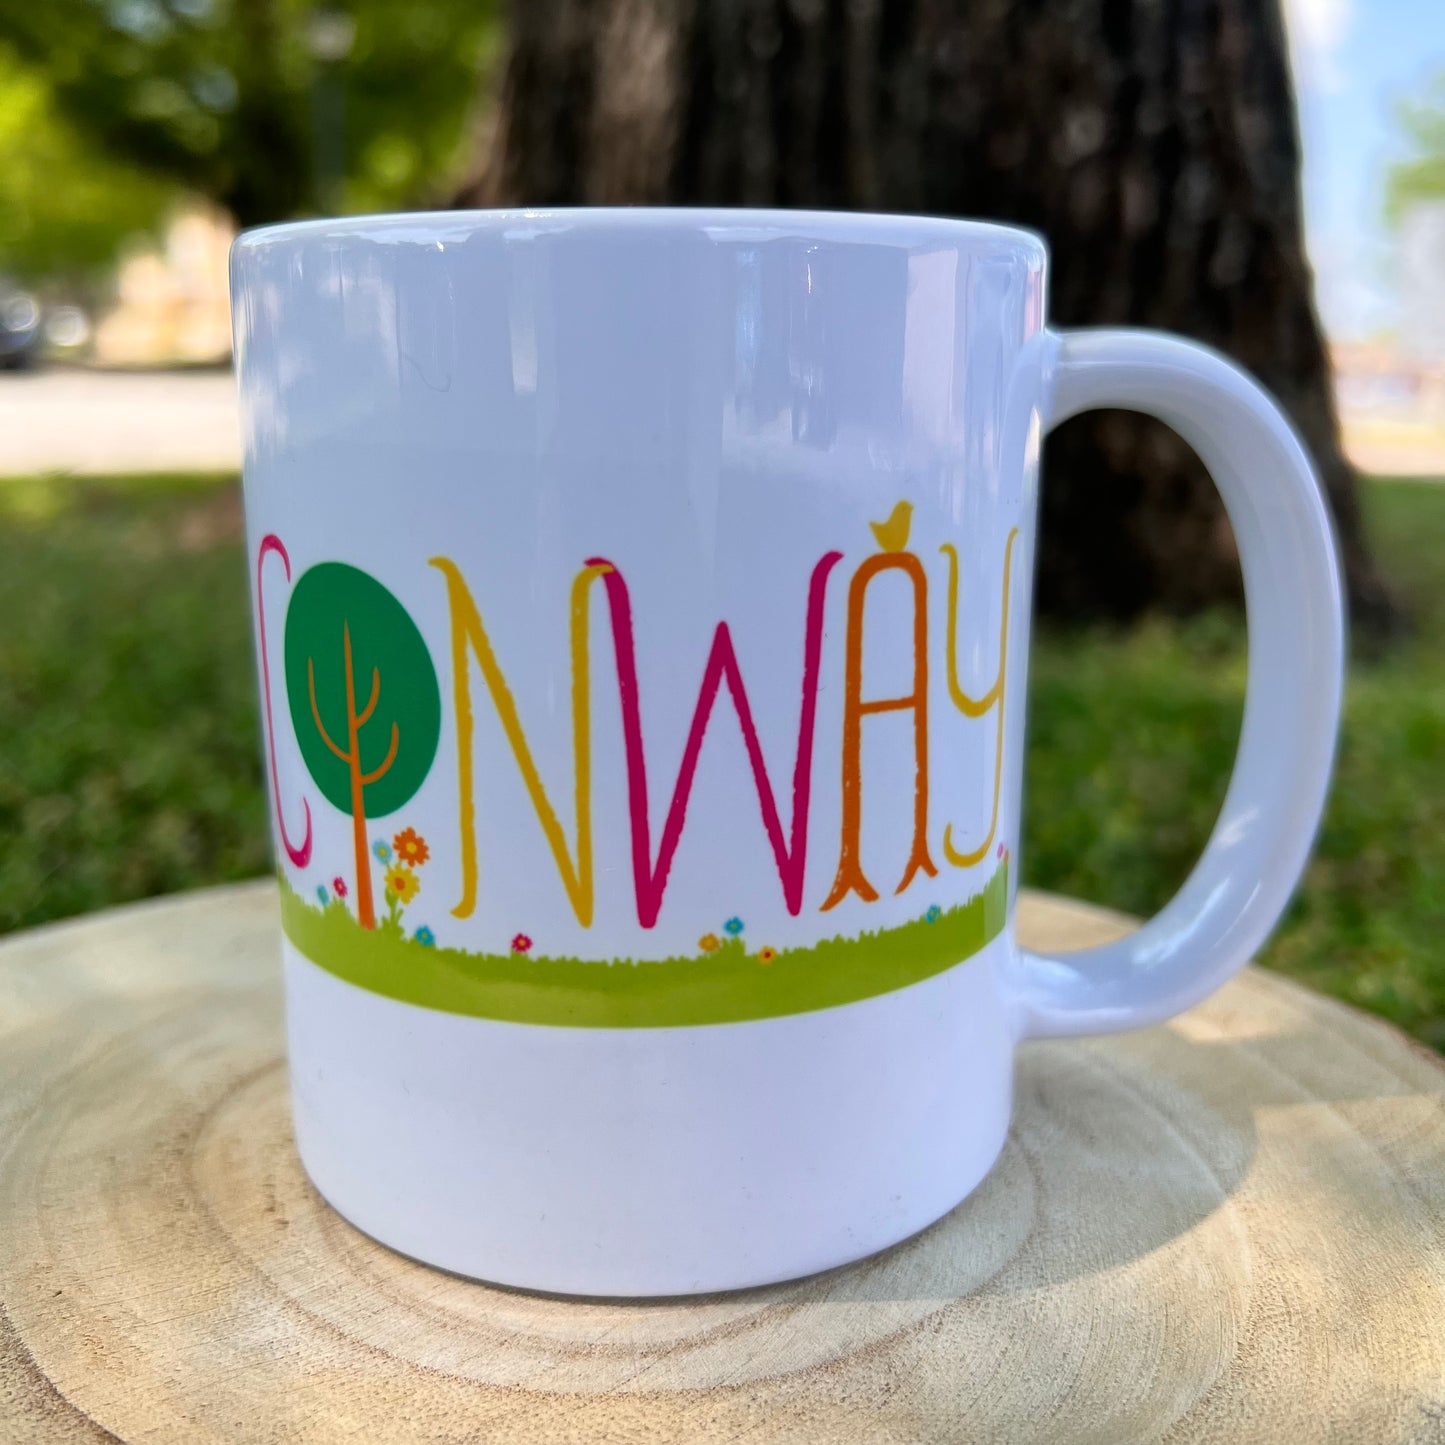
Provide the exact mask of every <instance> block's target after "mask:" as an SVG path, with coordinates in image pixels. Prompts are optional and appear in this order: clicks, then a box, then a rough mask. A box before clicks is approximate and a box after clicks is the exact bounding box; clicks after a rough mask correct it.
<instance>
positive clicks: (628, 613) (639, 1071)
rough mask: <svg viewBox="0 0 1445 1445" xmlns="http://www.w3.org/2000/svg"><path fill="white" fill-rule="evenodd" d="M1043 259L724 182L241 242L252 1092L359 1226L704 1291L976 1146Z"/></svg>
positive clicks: (1014, 243) (1033, 471) (986, 1108)
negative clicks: (651, 201) (261, 915)
mask: <svg viewBox="0 0 1445 1445" xmlns="http://www.w3.org/2000/svg"><path fill="white" fill-rule="evenodd" d="M1045 263H1046V258H1045V253H1044V248H1043V245H1042V243H1041V242H1040V241H1039V240H1038V239H1037V238H1035V237H1033V236H1031V235H1029V234H1028V233H1025V232H1021V231H1016V230H1012V229H1009V228H1004V227H994V226H987V225H978V224H972V223H963V222H949V221H941V220H919V219H909V218H890V217H870V216H845V215H819V214H807V213H781V212H746V211H716V212H708V211H575V212H569V211H548V212H520V211H518V212H497V213H473V214H466V213H449V214H441V215H415V216H397V217H383V218H365V219H357V220H350V221H340V222H318V223H308V224H300V225H294V226H284V227H278V228H273V229H268V230H263V231H259V232H253V233H250V234H248V235H245V236H243V237H242V238H241V239H240V240H239V241H238V243H237V245H236V248H235V251H234V255H233V261H232V271H233V297H234V309H235V332H236V355H237V366H238V372H239V378H240V386H241V395H242V410H243V428H244V449H245V493H246V518H247V530H248V543H249V549H250V556H249V561H250V568H251V577H252V582H253V586H254V606H255V615H256V623H257V628H256V637H257V656H258V673H259V678H260V685H261V697H262V705H263V719H264V723H265V729H266V747H267V767H268V772H269V782H270V786H271V793H272V802H273V808H272V817H273V824H274V831H275V845H276V857H277V865H278V873H279V876H280V887H281V898H282V902H281V915H282V924H283V955H284V970H285V980H286V1008H287V1031H288V1043H289V1053H290V1068H291V1087H292V1101H293V1115H294V1120H295V1129H296V1139H297V1145H298V1148H299V1151H300V1154H301V1158H302V1160H303V1162H304V1164H305V1166H306V1169H307V1171H308V1172H309V1174H310V1176H311V1178H312V1179H313V1181H314V1182H315V1184H316V1186H317V1188H318V1189H319V1190H320V1191H321V1193H322V1194H323V1195H324V1196H325V1197H326V1198H327V1199H328V1200H329V1201H330V1202H331V1203H332V1204H333V1205H334V1206H335V1207H336V1208H337V1210H338V1211H339V1212H340V1213H341V1214H343V1215H344V1216H345V1217H346V1218H348V1219H349V1220H351V1221H352V1222H353V1223H354V1224H356V1225H357V1226H358V1227H359V1228H361V1229H362V1230H364V1231H366V1232H367V1233H368V1234H370V1235H372V1236H374V1237H375V1238H377V1239H378V1240H380V1241H382V1242H383V1243H385V1244H387V1245H390V1246H392V1247H393V1248H395V1249H397V1250H400V1251H402V1252H403V1253H405V1254H408V1255H412V1256H415V1257H416V1258H418V1259H421V1260H425V1261H428V1262H430V1263H433V1264H436V1265H440V1266H442V1267H444V1268H447V1269H450V1270H454V1271H457V1272H459V1273H463V1274H468V1275H475V1276H478V1277H482V1278H486V1279H489V1280H494V1281H497V1282H500V1283H505V1284H510V1285H519V1286H524V1287H530V1288H535V1289H542V1290H551V1291H558V1292H565V1293H574V1294H600V1295H655V1294H678V1293H693V1292H699V1291H708V1290H715V1289H722V1288H731V1287H738V1286H745V1285H753V1284H760V1283H765V1282H768V1281H772V1280H777V1279H780V1278H786V1277H790V1276H796V1275H800V1274H805V1273H809V1272H812V1271H815V1270H820V1269H825V1268H828V1267H830V1266H833V1265H837V1264H840V1263H843V1262H845V1261H847V1260H850V1259H854V1258H857V1257H860V1256H862V1255H865V1254H868V1253H870V1252H872V1251H875V1250H877V1249H880V1248H882V1247H884V1246H886V1245H888V1244H891V1243H893V1242H895V1241H897V1240H899V1239H902V1238H904V1237H906V1236H908V1235H910V1234H912V1233H914V1232H915V1231H917V1230H918V1229H920V1228H922V1227H923V1226H924V1225H926V1224H928V1223H929V1222H931V1221H932V1220H934V1219H936V1218H937V1217H938V1216H940V1215H941V1214H943V1213H945V1212H946V1211H947V1210H949V1209H950V1208H952V1207H953V1206H954V1205H955V1204H956V1203H958V1201H959V1200H960V1199H961V1198H963V1196H964V1195H966V1194H967V1193H968V1192H969V1191H970V1190H971V1189H972V1188H973V1187H974V1186H975V1185H976V1184H977V1183H978V1182H979V1180H980V1179H981V1178H982V1177H983V1175H984V1174H985V1173H986V1172H987V1170H988V1169H989V1167H990V1166H991V1164H992V1163H993V1161H994V1159H995V1158H996V1157H997V1155H998V1153H999V1150H1000V1149H1001V1147H1002V1144H1003V1141H1004V1137H1005V1133H1006V1130H1007V1127H1008V1120H1009V1107H1010V1083H1011V1074H1012V1057H1013V1049H1014V1044H1015V1041H1016V1038H1017V1036H1018V1025H1017V1020H1016V1018H1015V1017H1014V1015H1013V1010H1012V1008H1011V1005H1010V1003H1009V1001H1008V995H1007V992H1006V989H1005V987H1004V980H1005V977H1006V975H1007V973H1008V970H1009V966H1010V960H1011V957H1012V954H1011V950H1012V948H1013V944H1012V933H1011V929H1012V912H1013V897H1014V890H1015V885H1016V881H1017V856H1018V819H1019V794H1020V766H1021V762H1022V741H1023V717H1024V702H1025V682H1026V654H1027V644H1028V623H1029V615H1028V614H1029V597H1030V585H1031V576H1032V558H1033V539H1034V525H1035V488H1036V481H1037V461H1038V443H1039V434H1040V410H1041V406H1042V404H1043V400H1044V390H1045V384H1046V375H1045V362H1044V357H1045V347H1044V344H1043V334H1042V328H1043V323H1044V317H1043V310H1044V272H1045Z"/></svg>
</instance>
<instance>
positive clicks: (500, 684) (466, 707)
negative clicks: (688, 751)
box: [431, 557, 611, 928]
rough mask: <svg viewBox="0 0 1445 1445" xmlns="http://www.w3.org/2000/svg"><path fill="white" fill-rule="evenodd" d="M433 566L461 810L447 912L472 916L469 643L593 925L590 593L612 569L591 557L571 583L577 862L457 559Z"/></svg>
mask: <svg viewBox="0 0 1445 1445" xmlns="http://www.w3.org/2000/svg"><path fill="white" fill-rule="evenodd" d="M431 565H432V566H433V567H435V568H436V569H437V570H438V571H439V572H441V574H442V575H443V576H444V577H445V578H446V582H447V604H448V607H449V609H450V612H451V620H452V677H453V686H454V688H455V697H456V714H457V792H458V796H459V802H460V809H461V839H462V899H461V902H460V903H458V904H457V906H456V907H455V908H453V909H452V913H453V914H454V915H455V916H456V917H457V918H469V917H471V914H472V911H473V910H474V909H475V908H476V906H477V819H476V799H475V797H474V789H473V775H474V765H473V747H474V745H473V732H474V730H475V721H474V718H473V714H472V695H471V676H470V670H469V668H468V665H467V650H468V648H469V647H470V649H471V651H472V652H474V653H475V654H476V658H477V665H478V666H479V667H480V668H481V671H482V680H483V681H484V682H485V683H486V685H487V690H488V691H489V692H490V693H491V695H492V703H493V706H495V708H496V709H497V717H498V719H499V720H500V722H501V724H502V731H503V732H504V733H506V735H507V741H508V742H509V743H510V744H511V745H512V754H513V756H514V757H515V758H516V760H517V768H518V770H519V771H520V772H521V774H522V781H523V783H525V784H526V788H527V795H528V797H530V798H531V800H532V807H533V808H534V809H535V810H536V814H537V821H538V822H539V823H541V825H542V832H543V833H544V834H545V835H546V838H547V846H548V847H549V848H551V850H552V857H553V858H554V859H555V860H556V863H557V871H558V873H560V874H561V875H562V885H563V887H564V888H566V890H567V897H568V898H569V899H570V900H571V903H572V911H573V912H574V913H575V914H576V915H577V922H578V923H580V924H581V925H582V927H583V928H590V927H591V925H592V898H593V894H592V728H591V712H590V706H591V682H590V678H589V671H590V668H589V658H588V641H587V637H588V627H587V594H588V589H589V587H590V586H591V584H592V582H593V581H594V580H595V579H596V578H598V577H601V576H604V575H605V574H606V573H607V572H609V571H610V570H611V568H610V566H609V565H608V564H607V563H590V562H589V563H588V565H587V566H585V567H584V568H583V569H582V570H581V571H580V572H579V573H578V574H577V576H576V579H575V580H574V581H573V583H572V608H571V623H570V632H571V641H572V754H573V765H574V771H573V777H574V780H575V787H576V805H575V806H576V815H577V861H576V863H575V864H574V863H573V861H572V855H571V854H570V853H569V852H568V850H567V839H566V837H565V835H564V834H563V832H562V825H561V824H560V823H559V822H558V821H557V813H556V810H555V809H554V808H553V807H552V804H551V802H550V801H549V799H548V797H547V790H546V789H545V788H544V787H543V786H542V779H541V776H540V775H539V774H538V772H537V765H536V763H535V762H534V761H533V759H532V750H531V748H530V747H528V746H527V737H526V734H525V733H524V732H523V731H522V724H521V721H520V719H519V718H518V716H517V704H516V703H515V702H514V701H513V698H512V690H511V688H509V687H508V686H507V679H506V678H505V677H504V676H503V674H502V669H501V668H500V667H499V666H498V664H497V658H496V654H495V653H494V652H493V651H492V644H491V640H490V639H489V638H488V637H487V630H486V628H485V627H483V626H482V617H481V613H480V612H478V611H477V604H476V602H475V601H474V600H473V598H472V594H471V592H470V591H469V590H468V588H467V584H466V583H465V582H464V581H463V580H462V574H461V573H460V572H459V571H458V570H457V566H456V563H454V562H453V561H451V559H450V558H447V557H433V558H432V559H431Z"/></svg>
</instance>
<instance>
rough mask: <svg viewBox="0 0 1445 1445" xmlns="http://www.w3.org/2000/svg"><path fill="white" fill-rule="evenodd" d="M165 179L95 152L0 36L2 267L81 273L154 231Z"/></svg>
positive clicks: (25, 274)
mask: <svg viewBox="0 0 1445 1445" xmlns="http://www.w3.org/2000/svg"><path fill="white" fill-rule="evenodd" d="M173 200H174V196H173V193H172V192H171V190H170V188H169V187H168V186H167V185H166V184H165V183H164V182H162V181H160V180H157V179H156V178H155V177H154V176H151V175H148V174H147V173H145V172H143V171H140V170H137V169H136V168H135V167H134V166H130V165H126V164H125V163H124V162H121V161H115V160H111V159H109V158H107V157H97V155H96V154H95V152H94V149H93V148H92V147H91V146H89V145H88V144H87V143H86V141H85V140H84V138H83V137H81V136H80V135H78V134H77V133H76V131H75V128H74V127H73V126H71V125H70V124H69V122H68V121H66V120H65V118H64V117H63V116H62V115H61V114H60V112H59V109H58V107H57V106H56V103H55V97H54V95H53V94H52V92H51V89H50V86H49V84H48V82H47V81H46V78H45V76H44V74H43V73H42V72H41V71H40V70H38V69H36V68H35V67H34V66H27V65H25V64H23V63H22V62H21V60H20V59H19V57H18V56H17V55H16V54H15V52H14V51H13V50H12V49H11V48H10V47H8V46H6V45H3V44H0V271H3V272H5V273H6V274H8V275H11V276H18V277H21V278H23V279H27V280H31V281H36V280H52V279H56V278H59V277H68V278H80V279H84V278H87V277H88V276H90V275H92V274H93V273H96V272H98V271H100V270H102V269H103V268H105V267H107V266H108V265H109V264H110V263H111V262H112V261H113V260H114V259H115V255H116V252H117V251H118V250H119V249H120V247H121V246H122V244H123V243H124V242H125V241H126V239H127V238H128V237H130V236H133V235H136V234H138V233H139V234H144V233H146V232H149V231H153V230H154V229H155V228H156V226H157V224H158V222H159V220H160V218H161V216H162V214H163V213H164V212H165V210H166V208H167V207H168V206H169V205H170V204H171V202H172V201H173Z"/></svg>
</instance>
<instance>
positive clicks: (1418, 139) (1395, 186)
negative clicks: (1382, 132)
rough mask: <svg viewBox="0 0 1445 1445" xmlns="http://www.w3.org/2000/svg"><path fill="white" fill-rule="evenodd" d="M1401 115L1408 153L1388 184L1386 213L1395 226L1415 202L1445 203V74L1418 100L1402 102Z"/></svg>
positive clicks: (1402, 131)
mask: <svg viewBox="0 0 1445 1445" xmlns="http://www.w3.org/2000/svg"><path fill="white" fill-rule="evenodd" d="M1398 115H1399V124H1400V131H1401V134H1402V136H1403V138H1404V141H1405V145H1406V147H1407V149H1408V151H1409V154H1408V155H1407V156H1406V157H1405V158H1404V159H1403V160H1400V161H1397V162H1396V163H1395V164H1394V165H1392V166H1391V167H1390V171H1389V175H1388V178H1387V179H1386V182H1385V210H1386V213H1387V215H1388V216H1389V218H1390V220H1391V221H1393V222H1396V223H1398V222H1399V220H1400V218H1401V216H1402V215H1403V214H1404V212H1405V210H1406V209H1407V208H1408V207H1409V206H1411V205H1413V204H1415V203H1416V202H1419V201H1445V71H1442V72H1441V73H1440V74H1439V75H1437V76H1436V77H1435V79H1434V80H1433V81H1432V82H1431V84H1430V86H1429V87H1428V88H1427V89H1426V91H1425V94H1424V95H1422V96H1421V97H1420V98H1419V99H1418V100H1407V101H1404V102H1402V103H1401V105H1400V106H1399V109H1398Z"/></svg>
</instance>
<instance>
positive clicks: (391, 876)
mask: <svg viewBox="0 0 1445 1445" xmlns="http://www.w3.org/2000/svg"><path fill="white" fill-rule="evenodd" d="M386 891H387V892H388V893H390V894H391V895H392V897H393V898H395V899H396V901H397V902H398V903H410V902H411V900H412V899H413V898H415V897H416V895H417V894H418V893H419V892H420V891H421V879H420V878H418V877H417V876H416V874H415V873H413V872H412V871H411V869H410V868H403V867H402V866H401V864H399V863H398V864H396V865H394V866H393V867H391V868H388V869H387V870H386Z"/></svg>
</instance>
